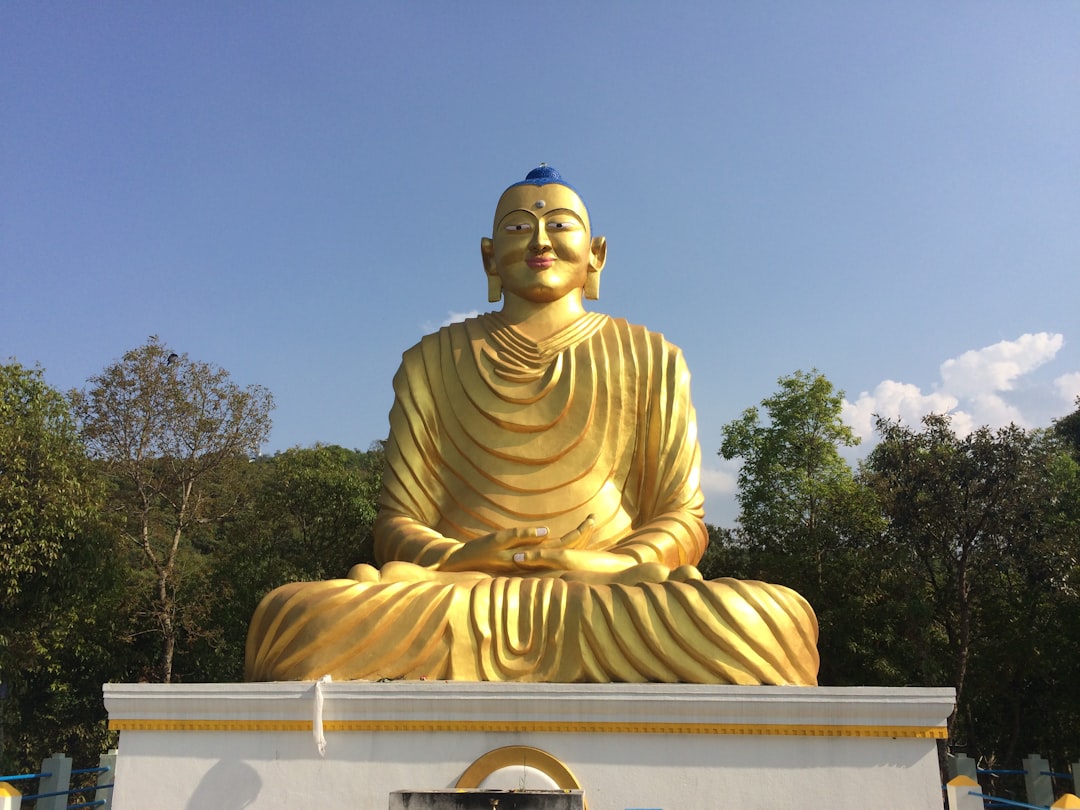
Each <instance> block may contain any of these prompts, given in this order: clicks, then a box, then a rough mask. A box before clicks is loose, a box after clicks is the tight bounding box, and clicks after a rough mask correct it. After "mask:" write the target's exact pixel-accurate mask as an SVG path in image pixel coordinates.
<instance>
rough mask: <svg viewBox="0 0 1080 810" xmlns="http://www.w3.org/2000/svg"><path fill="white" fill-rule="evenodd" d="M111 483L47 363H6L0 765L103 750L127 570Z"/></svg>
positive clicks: (1, 457) (2, 383)
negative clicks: (97, 466)
mask: <svg viewBox="0 0 1080 810" xmlns="http://www.w3.org/2000/svg"><path fill="white" fill-rule="evenodd" d="M103 492H104V489H103V486H102V482H101V480H100V478H99V477H98V475H97V473H96V471H95V470H94V468H93V466H92V465H91V463H90V462H89V460H88V459H87V457H86V452H85V449H84V447H83V445H82V443H81V442H80V441H79V438H78V435H77V432H76V429H75V422H74V419H73V418H72V415H71V412H70V409H69V407H68V403H67V402H66V400H65V399H64V398H63V396H62V395H61V394H60V393H59V392H58V391H56V390H55V389H53V388H51V387H49V386H48V385H47V384H46V383H45V381H44V379H43V376H42V372H41V371H40V369H27V368H25V367H23V366H21V365H19V364H18V363H16V362H11V363H8V364H6V365H0V680H2V681H3V684H4V688H5V690H6V693H7V697H6V699H4V700H0V724H2V725H3V727H4V733H3V735H2V738H3V740H4V745H3V750H2V751H0V768H2V769H3V770H4V771H5V772H11V771H12V770H15V771H19V770H25V769H30V768H34V767H36V765H37V764H38V763H39V762H40V761H41V759H42V758H43V757H44V756H47V755H48V754H49V753H50V752H52V751H60V750H68V751H72V752H73V753H74V754H75V755H81V756H84V757H88V758H89V757H92V756H95V755H96V753H97V751H98V750H100V748H101V745H102V743H103V741H104V739H105V736H106V729H105V724H104V706H103V705H102V703H101V691H100V689H101V683H102V682H103V681H105V680H109V679H111V678H114V677H117V676H119V675H121V674H122V671H121V669H119V668H118V666H117V662H118V659H119V658H122V656H121V655H118V653H119V652H120V651H121V649H122V648H123V646H124V643H125V641H124V640H125V638H126V617H125V614H124V609H123V607H124V597H123V573H122V571H121V570H120V569H119V568H118V567H117V565H116V554H115V544H114V542H113V538H112V535H111V533H110V531H109V527H108V525H107V524H106V523H105V522H104V516H103V512H102V497H103Z"/></svg>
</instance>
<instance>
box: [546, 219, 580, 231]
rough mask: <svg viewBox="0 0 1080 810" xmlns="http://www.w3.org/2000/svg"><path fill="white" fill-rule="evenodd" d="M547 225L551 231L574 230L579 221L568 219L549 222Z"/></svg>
mask: <svg viewBox="0 0 1080 810" xmlns="http://www.w3.org/2000/svg"><path fill="white" fill-rule="evenodd" d="M547 226H548V230H549V231H572V230H574V228H575V227H577V223H576V222H574V221H573V220H571V219H568V220H565V221H563V222H559V221H555V222H549V223H548V224H547Z"/></svg>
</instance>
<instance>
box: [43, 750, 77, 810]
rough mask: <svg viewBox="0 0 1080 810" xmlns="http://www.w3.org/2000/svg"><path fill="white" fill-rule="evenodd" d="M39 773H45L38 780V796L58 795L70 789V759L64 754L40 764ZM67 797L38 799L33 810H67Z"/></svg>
mask: <svg viewBox="0 0 1080 810" xmlns="http://www.w3.org/2000/svg"><path fill="white" fill-rule="evenodd" d="M41 773H47V774H49V775H48V776H43V777H41V779H39V780H38V791H37V792H38V795H41V794H42V793H58V792H59V791H62V790H70V789H71V757H69V756H65V755H64V754H53V755H52V756H51V757H49V758H48V759H46V760H43V761H42V763H41ZM67 806H68V797H67V794H66V793H65V794H64V795H63V796H46V797H45V798H44V799H38V800H37V804H35V805H34V808H35V810H67Z"/></svg>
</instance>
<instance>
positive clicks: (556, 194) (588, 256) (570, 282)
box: [481, 184, 606, 303]
mask: <svg viewBox="0 0 1080 810" xmlns="http://www.w3.org/2000/svg"><path fill="white" fill-rule="evenodd" d="M605 251H606V245H605V243H604V239H603V237H597V238H596V239H592V238H591V236H590V233H589V214H588V212H587V211H586V210H585V204H584V203H582V201H581V198H580V197H578V195H577V194H576V193H574V191H573V190H572V189H570V188H567V187H566V186H563V185H554V184H553V185H546V186H536V185H520V186H513V187H511V188H509V189H507V190H506V193H504V194H503V196H502V199H500V200H499V205H498V207H497V208H496V210H495V225H494V231H493V233H492V238H491V239H484V240H482V242H481V252H482V253H483V257H484V266H485V270H486V271H487V272H488V273H489V274H492V275H498V276H499V279H500V280H501V281H502V288H503V291H504V292H505V293H506V294H507V295H514V296H517V297H519V298H523V299H525V300H527V301H532V302H534V303H547V302H552V301H558V300H560V299H562V298H564V297H566V296H567V295H571V294H578V295H580V291H581V289H582V288H583V287H584V286H585V279H586V278H587V277H588V273H590V272H596V273H598V272H600V269H601V268H602V267H603V264H604V256H605Z"/></svg>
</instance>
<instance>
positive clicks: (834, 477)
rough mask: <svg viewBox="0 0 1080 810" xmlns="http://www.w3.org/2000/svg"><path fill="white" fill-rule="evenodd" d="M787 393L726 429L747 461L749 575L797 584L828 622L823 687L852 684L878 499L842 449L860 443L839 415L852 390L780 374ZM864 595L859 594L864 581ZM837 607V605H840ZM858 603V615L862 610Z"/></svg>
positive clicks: (742, 479) (743, 541) (742, 526)
mask: <svg viewBox="0 0 1080 810" xmlns="http://www.w3.org/2000/svg"><path fill="white" fill-rule="evenodd" d="M779 385H780V390H779V391H778V392H777V393H776V394H774V395H773V396H771V397H768V398H766V399H764V400H763V401H762V403H761V404H762V407H763V408H764V409H765V411H766V413H767V414H768V421H767V422H766V423H763V422H762V420H761V414H760V412H759V410H758V409H757V408H749V409H747V410H746V411H745V412H744V413H743V415H742V417H741V418H740V419H738V420H736V421H734V422H731V423H729V424H727V425H725V426H724V429H723V445H722V446H721V449H720V453H721V455H723V456H724V457H725V458H727V459H731V458H736V457H738V458H741V459H742V462H743V463H742V468H741V469H740V471H739V493H738V500H739V506H740V514H739V527H738V531H737V532H736V533H735V536H734V541H735V543H736V544H738V545H742V546H744V547H745V549H744V554H743V565H744V571H745V575H746V576H750V577H753V578H763V579H770V580H772V581H774V582H778V583H780V584H783V585H788V586H789V587H792V588H794V589H795V590H797V591H799V592H800V593H801V594H803V595H804V596H805V597H806V598H807V599H808V600H810V602H811V604H813V605H815V607H816V609H817V613H818V621H819V623H820V625H821V642H820V645H819V646H820V650H821V654H822V670H821V675H820V677H821V681H822V682H823V683H833V684H838V683H839V684H843V683H846V682H847V679H846V678H845V676H844V673H845V671H850V670H851V668H852V667H851V662H850V659H851V658H852V656H858V655H861V654H862V653H863V652H864V647H865V645H862V646H861V645H860V643H859V639H860V638H861V633H862V630H861V628H859V627H858V626H857V622H858V620H859V618H860V617H862V616H864V615H865V611H864V610H863V609H862V608H863V606H862V605H856V604H855V599H856V597H858V596H860V595H862V594H863V593H865V592H866V589H867V588H868V587H869V585H870V581H871V580H872V578H873V577H872V576H866V574H865V572H864V571H863V569H864V567H865V565H864V563H865V556H866V555H865V554H864V553H863V552H864V550H865V548H866V545H867V543H868V542H869V541H870V540H871V539H872V538H873V537H874V536H875V535H876V533H877V532H878V531H879V530H880V515H879V513H878V512H877V510H876V507H875V504H874V501H873V497H872V495H871V494H870V493H869V492H867V491H866V490H865V489H864V488H862V487H860V486H859V485H858V483H857V482H856V480H855V475H854V472H853V471H852V469H851V467H850V466H849V465H848V463H847V462H846V461H845V460H844V459H843V457H841V455H840V448H841V447H850V446H853V445H855V444H857V443H858V439H857V438H856V437H855V435H854V434H853V433H852V431H851V429H850V428H849V427H848V426H847V425H845V424H844V423H843V421H842V420H841V418H840V411H841V405H842V401H843V392H837V391H834V389H833V386H832V383H830V382H829V381H828V379H826V378H825V376H824V375H822V374H820V373H818V372H817V371H816V370H814V371H811V372H809V373H805V372H801V371H799V372H795V373H794V374H792V375H790V376H787V377H781V378H780V380H779ZM860 581H861V582H862V585H863V590H862V591H857V592H853V590H857V588H858V586H857V585H856V583H857V582H860ZM834 605H835V606H837V608H836V609H833V606H834ZM856 607H858V609H857V610H856V609H855V608H856Z"/></svg>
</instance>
